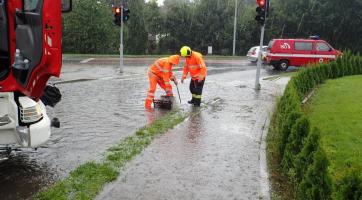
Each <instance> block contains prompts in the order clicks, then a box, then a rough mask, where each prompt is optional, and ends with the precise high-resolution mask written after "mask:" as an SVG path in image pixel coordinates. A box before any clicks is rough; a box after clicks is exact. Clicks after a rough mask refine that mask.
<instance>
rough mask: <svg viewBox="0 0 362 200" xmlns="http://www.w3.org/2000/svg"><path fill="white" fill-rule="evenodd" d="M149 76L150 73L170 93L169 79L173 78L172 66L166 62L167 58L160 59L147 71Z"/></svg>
mask: <svg viewBox="0 0 362 200" xmlns="http://www.w3.org/2000/svg"><path fill="white" fill-rule="evenodd" d="M148 72H149V75H150V73H152V74H153V75H154V76H157V77H158V78H159V79H161V80H163V82H164V83H165V85H166V90H171V91H172V86H171V83H170V78H171V77H172V76H173V73H172V64H171V63H169V62H168V59H167V58H160V59H158V60H157V61H156V62H155V63H153V64H152V66H151V67H150V68H149V69H148Z"/></svg>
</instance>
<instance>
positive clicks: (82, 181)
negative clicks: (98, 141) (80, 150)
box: [34, 110, 188, 200]
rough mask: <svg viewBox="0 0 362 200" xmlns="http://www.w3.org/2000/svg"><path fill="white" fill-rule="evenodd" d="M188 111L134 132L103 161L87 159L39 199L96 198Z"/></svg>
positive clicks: (115, 146)
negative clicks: (133, 160) (131, 161)
mask: <svg viewBox="0 0 362 200" xmlns="http://www.w3.org/2000/svg"><path fill="white" fill-rule="evenodd" d="M187 116H188V114H186V113H184V112H182V111H181V110H175V111H171V112H169V113H168V114H166V115H165V116H164V117H162V118H160V119H157V120H156V121H155V122H154V123H152V124H151V125H149V126H145V127H143V128H141V129H139V130H138V131H137V132H136V133H135V134H134V135H132V136H129V137H126V138H124V139H122V140H121V141H120V142H119V143H118V144H116V145H114V146H113V147H111V148H109V149H108V150H107V152H106V154H105V158H104V159H103V161H101V162H99V163H98V162H95V161H91V162H87V163H85V164H83V165H80V166H79V167H78V168H77V169H75V170H74V171H72V172H71V173H70V175H69V177H68V178H66V179H64V180H62V181H60V182H58V183H56V184H55V185H53V186H51V187H50V188H47V189H46V190H44V191H42V192H40V193H38V194H37V195H36V196H35V197H34V199H37V200H68V199H72V200H73V199H82V200H87V199H93V198H94V197H95V196H96V195H97V194H98V192H99V191H101V189H102V188H103V186H104V185H105V184H106V183H109V182H112V181H114V180H116V179H117V177H118V175H119V171H120V169H121V168H122V167H123V166H124V165H125V164H126V163H127V162H128V161H130V160H132V159H133V158H134V157H135V156H136V155H138V154H139V153H141V152H142V151H143V149H145V148H146V147H147V146H148V145H149V144H150V143H151V142H152V140H153V139H155V138H156V137H157V136H158V135H161V134H163V133H165V132H166V131H167V130H169V129H172V128H173V127H174V126H176V125H177V124H179V123H181V122H182V121H184V120H185V118H186V117H187Z"/></svg>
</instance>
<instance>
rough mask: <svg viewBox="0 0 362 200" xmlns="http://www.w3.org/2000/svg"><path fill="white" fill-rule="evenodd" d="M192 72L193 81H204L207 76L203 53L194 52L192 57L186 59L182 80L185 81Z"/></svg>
mask: <svg viewBox="0 0 362 200" xmlns="http://www.w3.org/2000/svg"><path fill="white" fill-rule="evenodd" d="M189 72H190V76H191V79H192V80H204V79H205V77H206V75H207V69H206V64H205V62H204V59H203V58H202V55H201V53H199V52H196V51H192V53H191V56H190V57H186V63H185V66H184V69H183V75H182V78H183V79H185V78H186V77H187V74H188V73H189Z"/></svg>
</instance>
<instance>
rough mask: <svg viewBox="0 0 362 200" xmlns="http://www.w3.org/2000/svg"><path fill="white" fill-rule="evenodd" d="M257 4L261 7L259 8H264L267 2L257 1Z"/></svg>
mask: <svg viewBox="0 0 362 200" xmlns="http://www.w3.org/2000/svg"><path fill="white" fill-rule="evenodd" d="M256 3H257V4H258V5H259V7H261V8H264V7H265V0H256Z"/></svg>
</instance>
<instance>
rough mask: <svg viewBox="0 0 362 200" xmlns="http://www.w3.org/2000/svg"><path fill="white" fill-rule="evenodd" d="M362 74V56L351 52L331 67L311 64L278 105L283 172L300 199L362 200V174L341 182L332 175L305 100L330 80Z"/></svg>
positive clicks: (352, 174)
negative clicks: (316, 88) (303, 109)
mask: <svg viewBox="0 0 362 200" xmlns="http://www.w3.org/2000/svg"><path fill="white" fill-rule="evenodd" d="M357 74H362V57H361V56H359V55H353V54H352V53H351V52H346V53H344V55H343V57H342V58H338V59H337V60H336V61H333V62H330V63H328V64H326V63H322V64H317V65H309V66H307V67H306V68H303V69H301V70H300V71H299V72H298V73H297V75H296V76H294V77H293V78H292V79H291V80H290V82H289V83H288V85H287V87H286V89H285V93H284V95H283V96H282V97H281V99H280V101H279V102H278V105H277V110H276V113H275V115H274V116H275V119H274V122H275V124H274V125H273V130H274V132H275V133H274V134H276V136H275V138H276V140H277V141H276V143H277V149H278V151H279V152H275V154H276V155H277V156H279V160H280V169H281V171H282V173H283V174H284V175H286V176H287V177H288V178H289V181H290V183H291V184H292V185H293V187H294V192H295V198H296V199H303V200H304V199H362V196H361V193H362V192H361V191H362V180H361V177H360V176H359V175H358V174H359V173H360V172H357V171H351V172H350V173H347V174H345V175H344V178H343V179H342V181H340V182H339V183H334V182H332V179H331V177H329V174H328V171H327V170H328V165H329V161H328V158H327V156H326V154H325V152H324V151H323V149H322V148H321V147H320V131H319V130H318V129H317V128H313V127H310V122H309V120H308V118H307V117H306V115H305V114H304V113H303V112H302V101H303V99H304V98H306V96H307V95H308V94H309V93H310V92H312V90H313V89H314V88H315V87H316V86H318V85H319V84H322V83H324V82H325V81H326V80H327V79H335V78H339V77H343V76H348V75H357Z"/></svg>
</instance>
